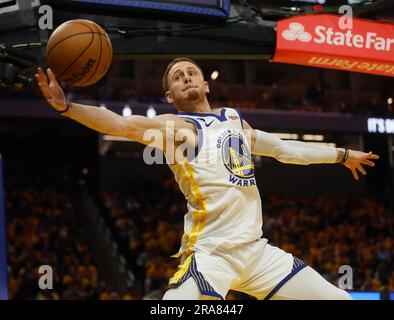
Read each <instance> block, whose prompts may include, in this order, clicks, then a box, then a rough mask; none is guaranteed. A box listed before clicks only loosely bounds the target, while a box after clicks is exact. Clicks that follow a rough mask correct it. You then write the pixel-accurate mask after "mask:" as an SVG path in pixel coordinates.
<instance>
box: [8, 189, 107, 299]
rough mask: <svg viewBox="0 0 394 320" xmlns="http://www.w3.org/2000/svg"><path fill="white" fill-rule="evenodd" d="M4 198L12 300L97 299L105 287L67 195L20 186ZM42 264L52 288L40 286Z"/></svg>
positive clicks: (52, 190)
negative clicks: (45, 267) (49, 270)
mask: <svg viewBox="0 0 394 320" xmlns="http://www.w3.org/2000/svg"><path fill="white" fill-rule="evenodd" d="M5 199H6V201H5V210H6V213H7V224H6V228H7V229H6V236H7V243H8V248H7V250H8V266H9V270H8V271H9V272H8V275H9V298H10V299H98V298H99V294H100V292H101V291H105V290H107V288H106V287H105V284H104V283H102V282H100V279H99V276H98V271H97V267H96V265H95V263H94V261H93V259H92V256H91V254H90V250H89V248H88V246H87V244H86V241H85V239H84V237H83V230H82V229H81V228H80V227H78V222H77V221H78V218H77V212H76V209H75V206H74V203H73V201H72V199H71V197H70V196H69V195H68V194H65V193H62V192H60V191H58V190H56V189H54V188H51V187H46V188H42V189H41V188H37V187H34V186H24V187H21V188H18V189H15V190H9V191H8V192H6V198H5ZM41 266H50V267H51V268H52V275H53V282H52V285H50V282H48V280H45V279H44V278H43V281H44V280H45V281H44V283H46V284H47V285H48V286H51V287H52V289H51V288H49V289H50V290H42V289H41V288H40V287H39V279H40V277H42V276H43V275H46V274H47V271H45V272H44V271H42V270H41V272H40V270H39V268H40V267H41Z"/></svg>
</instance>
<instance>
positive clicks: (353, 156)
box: [343, 150, 379, 180]
mask: <svg viewBox="0 0 394 320" xmlns="http://www.w3.org/2000/svg"><path fill="white" fill-rule="evenodd" d="M376 159H379V156H378V155H377V154H373V153H372V151H370V152H368V153H365V152H361V151H355V150H349V156H348V158H347V159H346V161H345V162H344V163H343V165H344V166H345V167H347V168H349V169H350V170H351V171H352V174H353V177H354V179H356V180H358V179H359V178H358V172H357V170H358V171H360V172H361V173H362V174H363V175H364V176H365V175H366V174H367V172H366V171H365V169H364V167H363V166H362V165H367V166H370V167H374V166H375V163H374V162H372V161H371V160H376Z"/></svg>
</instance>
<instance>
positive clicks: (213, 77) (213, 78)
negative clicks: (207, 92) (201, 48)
mask: <svg viewBox="0 0 394 320" xmlns="http://www.w3.org/2000/svg"><path fill="white" fill-rule="evenodd" d="M218 76H219V71H217V70H215V71H214V72H212V74H211V79H212V80H216V79H217V78H218Z"/></svg>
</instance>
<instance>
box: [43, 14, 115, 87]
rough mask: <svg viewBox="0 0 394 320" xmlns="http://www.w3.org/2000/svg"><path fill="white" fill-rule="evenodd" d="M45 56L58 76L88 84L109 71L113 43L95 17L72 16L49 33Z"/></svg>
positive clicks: (73, 83)
mask: <svg viewBox="0 0 394 320" xmlns="http://www.w3.org/2000/svg"><path fill="white" fill-rule="evenodd" d="M46 57H47V63H48V66H49V67H50V68H51V69H52V71H53V72H54V73H55V75H56V77H57V78H58V79H60V80H62V81H64V82H65V83H66V84H68V85H70V86H73V87H87V86H90V85H92V84H93V83H95V82H97V81H98V80H100V79H101V78H102V77H103V76H104V75H105V74H106V72H107V71H108V69H109V67H110V65H111V62H112V44H111V40H110V39H109V37H108V34H107V33H106V32H105V31H104V30H103V29H102V28H101V27H100V26H99V25H98V24H96V23H94V22H93V21H90V20H84V19H77V20H69V21H67V22H64V23H62V24H61V25H60V26H59V27H57V28H56V29H55V31H54V32H53V33H52V35H51V36H50V38H49V40H48V43H47V47H46Z"/></svg>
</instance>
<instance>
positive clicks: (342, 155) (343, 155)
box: [336, 148, 349, 163]
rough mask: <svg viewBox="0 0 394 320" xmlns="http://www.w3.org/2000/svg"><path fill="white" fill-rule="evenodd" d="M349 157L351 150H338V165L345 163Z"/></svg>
mask: <svg viewBox="0 0 394 320" xmlns="http://www.w3.org/2000/svg"><path fill="white" fill-rule="evenodd" d="M348 157H349V149H345V148H337V158H336V163H345V162H346V160H347V158H348Z"/></svg>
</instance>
